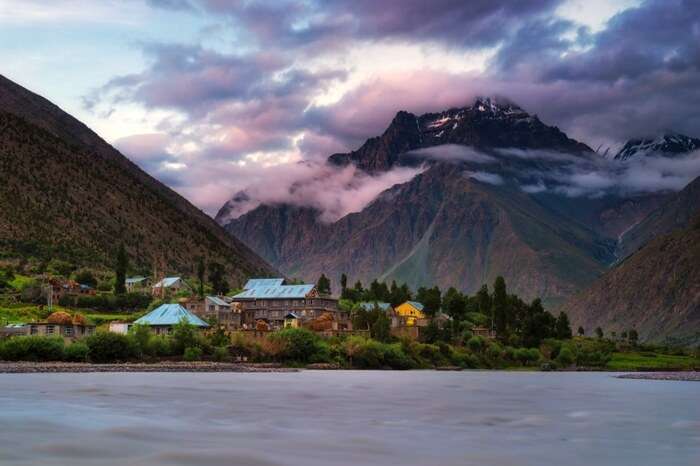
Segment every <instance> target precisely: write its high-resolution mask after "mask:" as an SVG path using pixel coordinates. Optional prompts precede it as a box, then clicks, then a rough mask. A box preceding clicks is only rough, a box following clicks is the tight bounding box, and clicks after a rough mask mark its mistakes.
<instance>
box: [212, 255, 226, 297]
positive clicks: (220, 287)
mask: <svg viewBox="0 0 700 466" xmlns="http://www.w3.org/2000/svg"><path fill="white" fill-rule="evenodd" d="M225 274H226V269H225V268H224V266H223V265H221V264H219V263H218V262H212V263H210V264H209V283H211V287H212V290H213V291H214V293H215V294H217V295H224V294H226V293H228V291H229V286H228V282H227V281H226V279H225V277H224V275H225Z"/></svg>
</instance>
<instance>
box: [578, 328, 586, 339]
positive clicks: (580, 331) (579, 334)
mask: <svg viewBox="0 0 700 466" xmlns="http://www.w3.org/2000/svg"><path fill="white" fill-rule="evenodd" d="M577 333H578V336H580V337H582V336H584V335H585V334H586V331H585V330H584V329H583V327H579V328H578V332H577Z"/></svg>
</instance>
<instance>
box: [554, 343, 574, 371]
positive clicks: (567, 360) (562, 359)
mask: <svg viewBox="0 0 700 466" xmlns="http://www.w3.org/2000/svg"><path fill="white" fill-rule="evenodd" d="M575 360H576V356H575V355H574V352H573V351H572V350H571V348H569V347H568V346H564V347H563V348H562V349H561V350H560V351H559V355H558V356H557V359H556V361H557V364H559V366H561V367H569V366H571V365H572V364H573V363H574V361H575Z"/></svg>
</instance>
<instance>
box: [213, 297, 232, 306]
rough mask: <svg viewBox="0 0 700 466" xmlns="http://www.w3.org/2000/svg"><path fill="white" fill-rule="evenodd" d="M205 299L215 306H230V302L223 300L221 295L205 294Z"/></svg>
mask: <svg viewBox="0 0 700 466" xmlns="http://www.w3.org/2000/svg"><path fill="white" fill-rule="evenodd" d="M207 301H210V302H211V303H212V304H216V305H217V306H231V303H229V302H226V301H224V299H223V298H222V297H221V296H207Z"/></svg>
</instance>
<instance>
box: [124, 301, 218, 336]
mask: <svg viewBox="0 0 700 466" xmlns="http://www.w3.org/2000/svg"><path fill="white" fill-rule="evenodd" d="M182 320H185V321H186V322H188V323H189V324H190V325H194V326H195V327H197V328H200V329H205V328H208V327H209V324H208V323H206V322H205V321H204V320H202V319H201V318H199V317H197V316H196V315H195V314H193V313H191V312H190V311H188V310H187V309H185V308H184V307H182V306H181V305H179V304H163V305H161V306H158V307H157V308H155V309H153V310H152V311H151V312H149V313H148V314H146V315H145V316H143V317H141V318H139V319H136V320H135V321H134V324H138V325H147V326H149V327H150V328H151V330H152V331H153V332H154V333H155V334H157V335H161V334H170V333H172V331H173V326H175V325H176V324H178V323H180V322H181V321H182Z"/></svg>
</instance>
